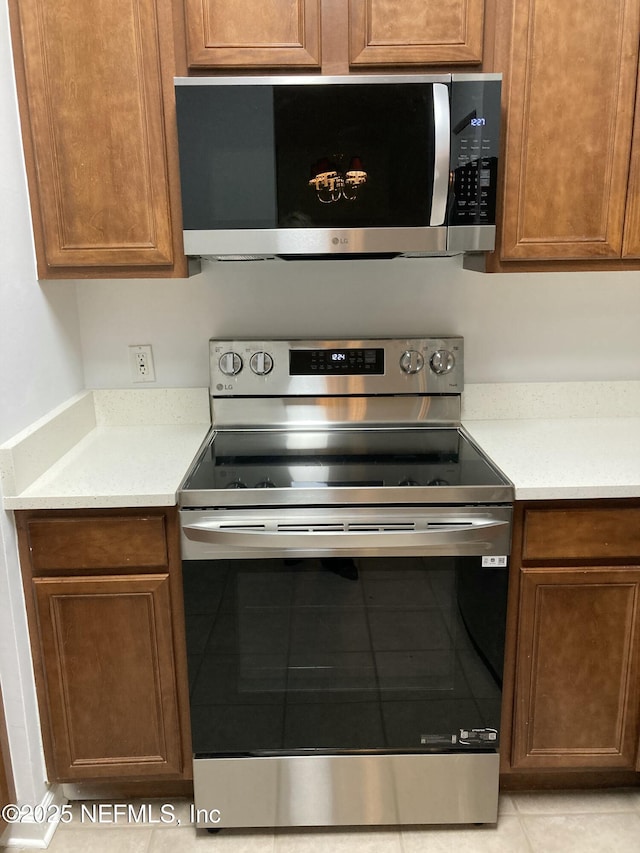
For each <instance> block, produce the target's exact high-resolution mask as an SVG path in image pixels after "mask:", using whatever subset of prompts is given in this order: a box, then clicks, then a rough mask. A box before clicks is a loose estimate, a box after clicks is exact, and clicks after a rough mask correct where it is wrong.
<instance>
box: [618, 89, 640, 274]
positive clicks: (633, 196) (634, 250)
mask: <svg viewBox="0 0 640 853" xmlns="http://www.w3.org/2000/svg"><path fill="white" fill-rule="evenodd" d="M633 139H634V146H633V150H632V152H631V173H630V175H629V190H628V192H627V218H626V220H625V228H624V245H623V247H622V256H623V257H624V258H640V73H639V74H638V90H637V97H636V115H635V126H634V130H633Z"/></svg>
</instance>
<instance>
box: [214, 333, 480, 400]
mask: <svg viewBox="0 0 640 853" xmlns="http://www.w3.org/2000/svg"><path fill="white" fill-rule="evenodd" d="M209 355H210V376H211V394H212V396H214V397H236V396H238V397H240V396H242V397H253V396H260V397H264V396H273V397H280V396H292V395H305V394H306V395H344V396H347V395H353V396H356V395H373V394H460V393H461V392H462V389H463V376H464V371H463V367H464V365H463V355H464V347H463V339H462V338H461V337H458V336H445V337H429V338H383V339H376V340H356V341H349V340H314V341H304V340H295V341H281V340H278V341H264V340H263V341H256V340H254V341H240V340H225V341H220V340H215V339H212V340H211V341H210V342H209Z"/></svg>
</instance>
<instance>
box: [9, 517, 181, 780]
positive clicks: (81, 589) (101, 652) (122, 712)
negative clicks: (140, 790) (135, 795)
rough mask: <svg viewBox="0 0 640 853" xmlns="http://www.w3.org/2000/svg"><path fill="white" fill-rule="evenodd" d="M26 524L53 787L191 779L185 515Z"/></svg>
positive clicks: (24, 552) (23, 543) (21, 524)
mask: <svg viewBox="0 0 640 853" xmlns="http://www.w3.org/2000/svg"><path fill="white" fill-rule="evenodd" d="M17 515H18V532H19V540H20V547H21V558H22V562H23V571H24V575H25V588H26V589H27V590H28V592H29V593H30V594H29V595H28V596H27V597H28V611H29V620H30V632H31V641H32V647H33V652H34V659H35V664H36V684H37V687H38V695H39V701H40V710H41V716H42V718H43V739H44V743H45V752H46V757H47V763H48V767H49V772H50V775H51V777H52V779H55V781H58V782H71V781H80V780H85V781H86V780H107V779H114V780H118V779H139V780H145V779H149V778H157V779H161V778H170V779H182V778H188V777H189V776H190V760H189V755H190V745H189V729H188V722H187V719H188V699H187V687H186V666H185V660H184V658H185V654H186V652H185V646H184V626H183V617H182V604H181V602H182V598H181V595H182V593H181V579H180V578H181V573H180V563H179V553H178V540H177V526H176V519H175V511H171V510H169V511H166V512H165V511H157V510H156V511H149V512H148V513H147V512H144V511H143V512H140V511H139V510H138V511H135V512H130V511H129V512H127V511H124V512H123V511H118V512H114V511H108V510H105V511H103V512H93V513H81V512H78V513H74V512H72V511H69V512H66V513H64V514H56V513H53V512H52V513H39V514H29V513H18V514H17ZM114 543H117V547H115V546H114ZM136 557H137V558H138V559H137V560H136ZM137 563H139V565H137ZM79 564H81V565H82V568H80V567H79ZM125 566H126V567H127V568H126V569H125V568H124V567H125Z"/></svg>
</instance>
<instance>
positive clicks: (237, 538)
mask: <svg viewBox="0 0 640 853" xmlns="http://www.w3.org/2000/svg"><path fill="white" fill-rule="evenodd" d="M284 524H285V525H286V522H285V523H284ZM286 526H288V527H289V529H287V530H282V524H281V525H280V527H279V528H277V529H265V527H264V526H260V525H257V524H256V525H254V526H249V525H247V526H246V527H244V528H243V527H241V526H240V525H237V526H236V525H233V524H228V525H221V524H220V522H218V521H215V520H212V521H207V520H206V519H203V520H201V521H197V522H193V523H191V524H185V525H183V527H182V531H183V534H184V535H185V536H186V538H187V539H190V540H192V541H194V542H202V543H205V544H207V545H225V546H232V547H234V546H235V547H239V548H254V549H256V550H258V549H266V550H268V549H274V550H278V551H280V550H286V549H319V550H323V549H327V550H331V551H334V552H336V551H341V550H343V549H344V550H348V551H349V552H354V551H356V550H357V549H367V550H368V549H371V548H389V549H394V548H407V547H410V548H414V549H415V548H419V547H424V548H425V549H428V550H429V551H432V549H434V548H439V547H442V546H451V545H457V546H464V545H467V546H470V545H473V546H474V547H475V548H476V549H477V550H478V553H482V552H483V551H485V552H489V551H491V552H494V551H495V546H496V542H497V541H498V540H504V538H505V537H508V534H509V527H510V523H509V521H504V520H502V519H492V518H486V517H480V518H473V517H466V518H464V520H462V519H461V520H457V519H451V520H447V519H437V520H434V521H432V522H428V523H427V524H425V525H424V527H423V528H422V529H419V530H389V529H386V530H385V529H384V528H385V525H384V522H381V523H380V524H379V525H378V524H376V523H375V522H373V523H365V522H356V523H354V525H353V527H355V528H359V529H355V530H354V529H346V530H345V529H344V528H345V525H344V524H341V523H339V522H337V523H335V524H331V523H325V524H324V525H322V527H323V529H318V525H314V524H313V523H309V524H308V525H305V524H304V523H299V522H298V523H296V522H292V523H291V524H289V525H286ZM389 526H391V525H389ZM291 528H295V529H291Z"/></svg>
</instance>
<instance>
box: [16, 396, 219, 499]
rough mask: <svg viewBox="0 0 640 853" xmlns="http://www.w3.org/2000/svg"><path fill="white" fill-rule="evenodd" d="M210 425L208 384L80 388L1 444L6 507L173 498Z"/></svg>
mask: <svg viewBox="0 0 640 853" xmlns="http://www.w3.org/2000/svg"><path fill="white" fill-rule="evenodd" d="M209 429H210V414H209V394H208V389H206V388H183V389H179V388H170V389H151V390H146V389H145V390H141V391H138V390H124V391H87V392H85V393H82V394H79V395H77V397H74V398H72V399H71V400H69V401H67V402H66V403H65V404H63V405H62V406H60V407H58V408H57V409H56V410H54V411H53V412H51V413H50V414H49V415H47V416H46V417H45V418H42V419H41V420H40V421H38V422H37V423H35V424H33V425H32V426H30V427H29V428H28V429H26V430H24V431H23V432H21V433H19V434H18V435H17V436H15V437H14V438H13V439H11V440H10V441H9V442H6V443H5V444H3V445H2V447H0V480H1V482H2V492H3V496H4V497H3V503H4V507H5V509H65V508H76V509H80V508H89V507H126V506H130V507H131V506H172V505H174V504H175V503H176V492H177V489H178V486H179V485H180V482H181V481H182V478H183V477H184V475H185V473H186V470H187V468H188V467H189V464H190V463H191V461H192V459H193V458H194V456H195V454H196V453H197V451H198V448H199V447H200V445H201V444H202V442H203V440H204V438H205V436H206V435H207V433H208V431H209Z"/></svg>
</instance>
